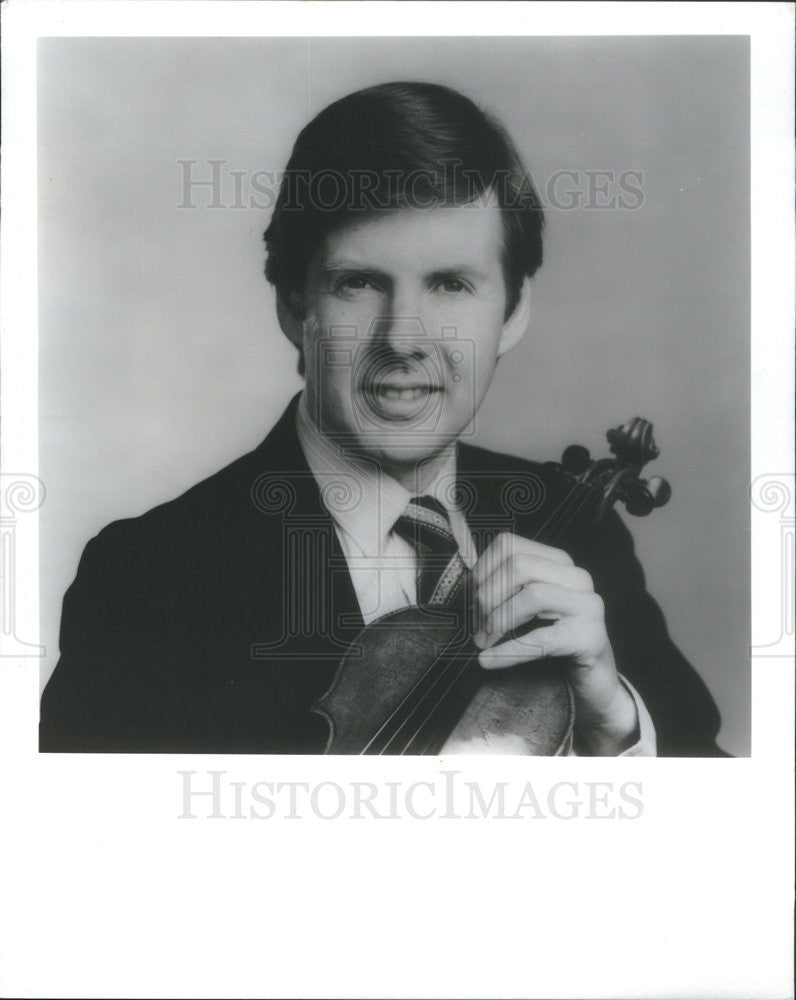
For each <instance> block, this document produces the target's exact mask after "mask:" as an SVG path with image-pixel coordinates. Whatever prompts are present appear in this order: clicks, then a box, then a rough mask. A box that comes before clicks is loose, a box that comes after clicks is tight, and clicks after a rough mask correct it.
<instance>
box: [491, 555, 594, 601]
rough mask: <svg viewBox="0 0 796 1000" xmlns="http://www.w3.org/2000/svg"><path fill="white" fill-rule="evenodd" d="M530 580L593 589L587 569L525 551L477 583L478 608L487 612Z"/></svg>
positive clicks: (580, 590) (583, 589)
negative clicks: (528, 553) (565, 564)
mask: <svg viewBox="0 0 796 1000" xmlns="http://www.w3.org/2000/svg"><path fill="white" fill-rule="evenodd" d="M529 583H550V584H553V585H554V586H557V587H563V588H566V589H568V590H575V591H579V592H582V593H586V594H588V593H592V591H593V590H594V582H593V581H592V578H591V576H590V575H589V573H587V572H586V570H585V569H581V568H580V567H579V566H564V565H562V564H561V563H556V562H551V561H550V560H549V559H543V558H541V557H539V556H531V555H527V554H522V555H518V556H515V557H514V558H512V559H507V560H506V561H505V562H502V563H501V564H500V565H499V566H497V567H496V568H495V570H494V572H492V573H490V574H489V576H487V577H486V579H485V580H484V581H483V583H482V584H481V585H480V586H477V587H476V590H475V599H476V601H477V602H478V608H479V611H480V612H481V614H482V615H488V614H489V612H490V611H492V610H493V609H494V608H497V607H498V606H499V605H501V604H503V602H504V601H507V600H508V599H509V598H510V597H511V596H512V594H516V593H517V591H518V590H519V589H520V587H524V586H526V585H527V584H529Z"/></svg>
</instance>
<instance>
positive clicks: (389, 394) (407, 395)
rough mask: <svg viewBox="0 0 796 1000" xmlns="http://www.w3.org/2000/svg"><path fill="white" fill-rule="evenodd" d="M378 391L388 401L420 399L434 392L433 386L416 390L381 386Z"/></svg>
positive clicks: (420, 387)
mask: <svg viewBox="0 0 796 1000" xmlns="http://www.w3.org/2000/svg"><path fill="white" fill-rule="evenodd" d="M376 391H377V393H378V394H379V395H380V396H384V397H386V398H387V399H419V398H420V396H425V395H427V394H428V393H429V392H433V391H434V390H433V387H432V386H416V387H415V388H414V389H396V388H394V387H393V386H389V385H380V386H378V388H377V390H376Z"/></svg>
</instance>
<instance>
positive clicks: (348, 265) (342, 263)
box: [318, 257, 383, 274]
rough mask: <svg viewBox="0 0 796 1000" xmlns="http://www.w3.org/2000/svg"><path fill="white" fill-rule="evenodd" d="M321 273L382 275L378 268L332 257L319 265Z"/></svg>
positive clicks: (361, 262) (360, 262)
mask: <svg viewBox="0 0 796 1000" xmlns="http://www.w3.org/2000/svg"><path fill="white" fill-rule="evenodd" d="M318 266H319V268H320V270H321V271H366V272H367V273H368V274H382V273H383V272H382V271H381V269H380V268H378V267H374V266H373V265H372V264H366V263H365V262H363V261H359V260H343V259H340V258H337V257H332V258H330V259H329V260H322V261H320V263H319V265H318Z"/></svg>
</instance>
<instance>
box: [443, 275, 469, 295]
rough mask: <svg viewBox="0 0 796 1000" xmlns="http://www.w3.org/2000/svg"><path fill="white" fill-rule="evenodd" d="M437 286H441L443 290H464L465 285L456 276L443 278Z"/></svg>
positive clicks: (465, 289) (465, 288)
mask: <svg viewBox="0 0 796 1000" xmlns="http://www.w3.org/2000/svg"><path fill="white" fill-rule="evenodd" d="M437 287H438V288H441V289H442V291H443V292H466V291H467V285H465V283H464V282H463V281H460V280H459V279H458V278H443V279H442V281H440V283H439V285H438V286H437Z"/></svg>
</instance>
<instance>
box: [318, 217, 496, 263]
mask: <svg viewBox="0 0 796 1000" xmlns="http://www.w3.org/2000/svg"><path fill="white" fill-rule="evenodd" d="M502 248H503V228H502V221H501V212H500V209H499V208H498V207H497V206H496V205H494V204H488V203H487V204H484V203H483V202H471V203H468V204H466V205H453V206H435V207H433V208H414V207H413V208H397V209H392V210H390V211H386V212H379V213H378V214H368V215H363V216H361V217H359V218H352V219H351V221H350V222H347V223H346V224H345V225H344V226H341V227H339V228H337V229H335V230H333V231H332V232H331V233H329V234H328V235H327V237H326V239H325V241H324V243H323V246H322V247H320V248H319V249H320V254H319V263H320V264H321V266H323V267H324V269H328V268H330V267H335V266H338V265H339V266H350V265H362V266H367V265H369V264H374V263H375V262H376V260H375V258H378V259H380V260H382V261H384V263H389V262H391V261H393V262H395V263H398V262H399V261H400V262H403V261H404V260H406V259H407V258H408V259H410V260H412V261H413V262H414V263H416V264H417V265H421V264H422V265H427V266H435V267H437V266H444V267H456V266H462V267H464V266H470V267H474V266H479V267H484V265H487V264H491V263H496V264H499V263H500V259H501V252H502Z"/></svg>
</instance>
